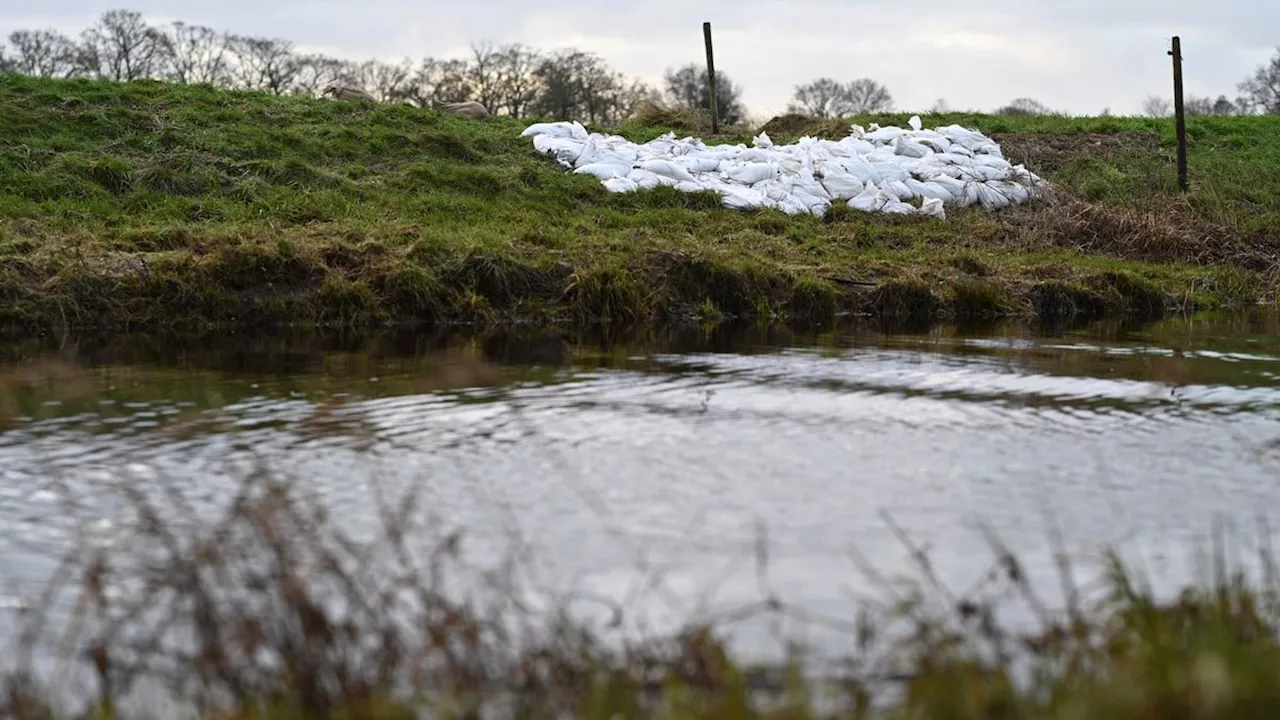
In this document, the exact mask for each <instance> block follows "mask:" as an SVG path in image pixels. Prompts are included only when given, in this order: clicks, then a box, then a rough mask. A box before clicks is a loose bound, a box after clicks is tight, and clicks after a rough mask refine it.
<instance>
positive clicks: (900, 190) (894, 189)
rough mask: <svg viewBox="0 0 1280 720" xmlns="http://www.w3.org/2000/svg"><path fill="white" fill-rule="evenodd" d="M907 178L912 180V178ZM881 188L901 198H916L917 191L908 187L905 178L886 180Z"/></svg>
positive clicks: (888, 193) (887, 193)
mask: <svg viewBox="0 0 1280 720" xmlns="http://www.w3.org/2000/svg"><path fill="white" fill-rule="evenodd" d="M907 179H908V180H910V179H911V178H907ZM880 189H881V190H883V191H884V192H885V194H886V195H892V196H893V197H895V198H897V199H899V200H914V199H915V197H916V194H915V191H913V190H912V189H911V188H910V187H908V186H907V183H906V182H905V181H903V180H885V181H884V182H882V183H880Z"/></svg>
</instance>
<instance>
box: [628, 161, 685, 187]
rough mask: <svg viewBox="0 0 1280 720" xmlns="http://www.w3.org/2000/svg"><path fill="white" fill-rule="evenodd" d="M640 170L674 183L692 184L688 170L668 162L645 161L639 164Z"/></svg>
mask: <svg viewBox="0 0 1280 720" xmlns="http://www.w3.org/2000/svg"><path fill="white" fill-rule="evenodd" d="M640 169H641V170H648V171H649V172H651V173H653V174H654V175H660V176H662V177H666V178H671V179H672V180H675V181H676V182H694V177H693V175H691V174H690V173H689V171H688V170H686V169H684V168H683V167H681V166H680V165H679V164H677V163H674V162H672V161H670V160H645V161H644V162H642V163H640Z"/></svg>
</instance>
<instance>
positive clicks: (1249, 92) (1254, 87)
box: [1237, 48, 1280, 115]
mask: <svg viewBox="0 0 1280 720" xmlns="http://www.w3.org/2000/svg"><path fill="white" fill-rule="evenodd" d="M1239 90H1240V93H1241V95H1240V99H1239V100H1238V101H1237V102H1238V104H1239V106H1240V107H1241V108H1242V109H1244V110H1247V111H1249V112H1263V113H1267V114H1270V115H1280V48H1276V54H1275V55H1273V56H1271V60H1269V61H1268V62H1267V63H1266V64H1265V65H1262V66H1261V67H1259V68H1258V69H1257V70H1256V71H1255V72H1254V74H1253V76H1252V77H1250V78H1248V79H1247V80H1245V81H1244V82H1242V83H1240V85H1239Z"/></svg>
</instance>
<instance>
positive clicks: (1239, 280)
mask: <svg viewBox="0 0 1280 720" xmlns="http://www.w3.org/2000/svg"><path fill="white" fill-rule="evenodd" d="M0 107H2V108H3V112H2V113H0V326H6V327H15V326H16V327H19V328H26V329H43V328H49V327H58V326H71V327H74V326H112V327H119V326H133V327H154V326H192V327H199V326H203V325H209V324H223V323H248V324H254V325H270V324H276V323H302V324H312V323H321V324H370V323H382V322H388V321H392V322H435V323H439V322H457V321H464V322H492V321H498V320H510V319H532V320H552V319H574V320H576V321H579V322H597V321H602V320H603V321H647V320H671V319H684V318H688V317H691V316H693V315H700V314H701V315H707V314H710V315H711V316H758V317H759V316H765V317H783V318H787V319H790V320H793V321H805V322H826V321H829V320H830V318H831V317H832V316H834V315H835V314H837V313H843V312H853V313H869V314H873V315H877V316H882V317H889V318H911V319H922V318H945V317H957V318H970V317H989V316H992V315H1001V314H1011V313H1036V314H1039V315H1045V316H1051V317H1056V318H1065V317H1070V316H1073V315H1091V316H1096V315H1098V314H1108V313H1115V314H1121V313H1123V314H1134V313H1137V314H1142V313H1158V312H1161V311H1163V310H1167V309H1169V308H1187V307H1209V306H1230V305H1240V304H1247V303H1253V302H1256V301H1257V300H1259V299H1260V298H1262V297H1264V296H1267V295H1269V294H1270V293H1271V292H1272V290H1273V289H1274V286H1275V282H1274V281H1275V278H1274V276H1273V274H1272V271H1273V268H1274V266H1275V257H1276V249H1277V246H1278V245H1280V207H1278V205H1277V203H1280V200H1277V198H1280V179H1277V177H1276V176H1277V174H1276V173H1275V172H1273V170H1274V168H1275V167H1276V166H1277V164H1280V158H1277V153H1278V152H1280V151H1277V150H1276V147H1277V145H1276V143H1275V141H1274V139H1275V137H1276V135H1277V133H1280V119H1276V118H1196V119H1193V120H1192V121H1191V126H1190V127H1191V136H1192V139H1193V146H1192V147H1193V154H1192V167H1193V178H1194V179H1195V182H1196V187H1195V188H1194V190H1193V192H1192V193H1190V194H1189V195H1187V196H1182V195H1180V194H1179V193H1177V191H1176V188H1175V187H1174V186H1173V180H1172V178H1173V170H1172V166H1171V164H1170V163H1169V160H1168V155H1169V150H1168V137H1167V135H1168V133H1167V131H1166V129H1165V128H1163V126H1162V125H1161V124H1160V122H1159V121H1155V120H1144V119H1115V118H1098V119H1070V118H992V117H968V116H936V117H928V116H927V117H926V118H925V119H926V124H927V125H937V124H942V123H948V122H961V123H963V124H966V125H970V126H976V127H978V128H980V129H982V130H984V131H987V132H990V133H992V134H994V135H996V137H997V139H999V140H1000V141H1001V142H1002V143H1003V144H1004V145H1005V147H1006V150H1007V152H1008V154H1009V156H1010V157H1011V158H1013V159H1014V160H1018V161H1026V162H1027V163H1028V164H1029V165H1030V166H1031V167H1032V169H1034V170H1036V171H1037V172H1039V173H1041V174H1042V175H1044V176H1046V177H1048V178H1049V179H1051V180H1053V181H1055V182H1056V183H1057V184H1058V185H1060V186H1061V187H1062V188H1063V189H1064V190H1065V191H1066V192H1065V193H1064V194H1063V199H1062V201H1061V202H1058V203H1056V204H1054V205H1053V206H1047V207H1034V208H1021V209H1017V210H1013V211H1009V212H1004V213H1000V214H990V213H985V212H982V211H967V212H953V213H952V214H951V217H949V218H948V219H947V220H946V221H943V222H939V221H934V220H928V219H920V218H912V219H902V218H888V217H882V216H872V215H866V214H862V213H858V212H856V211H853V210H851V209H849V208H844V207H838V208H836V209H834V210H833V211H832V212H831V213H829V215H828V216H827V217H826V218H823V219H816V218H810V217H788V216H785V215H783V214H781V213H779V212H776V211H759V212H747V213H742V212H735V211H730V210H725V209H723V208H721V207H720V206H719V201H718V199H717V198H716V197H714V196H708V195H704V194H693V195H690V194H683V193H679V192H677V191H674V190H659V191H652V192H645V193H637V194H633V195H627V196H618V195H611V194H609V193H607V192H605V191H604V189H603V188H602V187H600V185H599V183H598V182H597V181H595V180H594V179H592V178H588V177H582V176H573V175H569V174H566V173H565V172H564V171H563V170H562V169H561V168H559V167H558V166H556V165H555V163H553V162H551V161H549V160H547V159H545V158H543V157H540V156H538V155H537V154H536V153H535V152H534V151H533V149H532V147H531V144H530V143H529V142H528V140H527V139H525V138H520V137H519V132H520V130H521V129H522V127H523V126H524V124H525V123H523V122H522V121H517V120H512V119H508V118H489V119H485V120H482V121H476V120H470V119H466V118H458V117H450V116H446V115H444V114H441V113H439V112H435V111H431V110H423V109H419V108H414V107H410V106H407V105H369V104H362V103H355V102H341V101H331V100H314V99H310V98H304V97H273V96H268V95H264V94H258V93H249V92H228V91H220V90H215V89H212V88H208V87H200V86H178V85H170V84H165V83H159V82H150V81H148V82H138V83H128V84H117V83H107V82H92V81H82V80H42V79H32V78H22V77H16V76H5V77H0ZM875 119H876V120H879V121H880V122H885V123H887V122H901V121H903V120H904V118H898V117H896V116H884V117H880V118H875ZM870 120H872V119H870V118H868V119H866V121H870ZM791 122H792V123H793V125H794V127H790V128H788V127H783V126H782V124H779V123H782V121H781V120H779V121H778V122H775V123H774V124H772V125H773V127H772V130H771V131H772V132H773V133H774V134H775V135H777V136H778V137H777V139H779V140H784V141H785V140H787V139H789V136H788V131H790V132H792V133H798V132H813V133H815V134H821V133H823V132H827V133H837V132H839V131H840V128H839V127H836V125H834V124H831V123H827V124H828V125H830V127H826V126H824V127H816V126H815V127H808V126H804V125H803V124H795V121H794V119H792V120H791ZM783 124H785V123H783ZM663 130H664V128H655V127H650V126H644V125H639V124H636V123H632V124H629V125H624V126H623V127H622V128H620V132H622V133H624V134H626V135H628V136H629V137H632V138H634V139H645V138H647V137H652V136H655V135H657V134H659V133H661V132H662V131H663ZM729 139H733V140H742V139H744V138H740V137H735V138H729Z"/></svg>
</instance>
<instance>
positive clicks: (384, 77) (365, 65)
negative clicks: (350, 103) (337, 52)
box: [352, 58, 413, 102]
mask: <svg viewBox="0 0 1280 720" xmlns="http://www.w3.org/2000/svg"><path fill="white" fill-rule="evenodd" d="M352 70H353V71H354V74H353V78H352V79H353V80H354V84H355V86H356V87H359V88H362V89H364V90H365V91H366V92H368V93H369V94H370V95H372V96H373V97H374V98H376V99H377V100H378V101H379V102H388V101H391V100H403V99H406V98H408V97H409V94H410V87H409V86H410V79H411V78H412V77H413V61H412V60H410V59H409V58H405V59H404V60H403V61H401V62H399V63H396V64H392V63H388V62H383V61H381V60H367V61H365V62H362V63H359V64H356V65H354V66H353V67H352Z"/></svg>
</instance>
